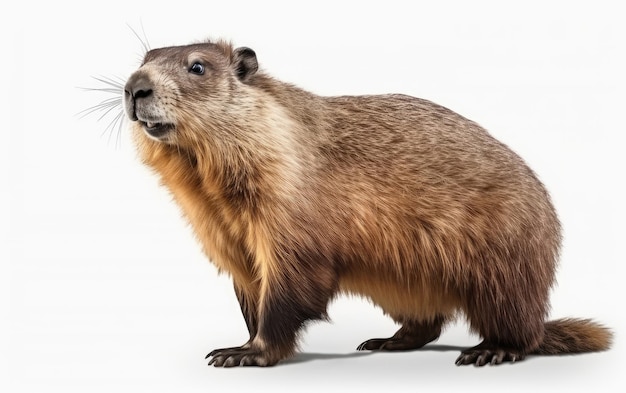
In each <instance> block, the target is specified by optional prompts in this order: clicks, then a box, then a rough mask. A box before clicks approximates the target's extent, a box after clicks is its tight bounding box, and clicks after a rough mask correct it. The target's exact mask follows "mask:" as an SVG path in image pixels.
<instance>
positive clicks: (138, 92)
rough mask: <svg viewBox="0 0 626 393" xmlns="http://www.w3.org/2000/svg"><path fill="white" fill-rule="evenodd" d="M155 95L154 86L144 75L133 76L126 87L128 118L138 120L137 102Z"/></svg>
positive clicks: (125, 96)
mask: <svg viewBox="0 0 626 393" xmlns="http://www.w3.org/2000/svg"><path fill="white" fill-rule="evenodd" d="M152 94H153V85H152V82H151V81H150V79H149V78H148V77H147V76H145V75H144V74H142V73H135V74H133V75H132V76H131V77H130V78H129V79H128V81H127V82H126V85H125V86H124V102H125V105H126V113H127V115H128V117H129V118H130V119H131V120H133V121H135V120H137V114H136V107H137V100H138V99H143V98H149V97H150V96H152Z"/></svg>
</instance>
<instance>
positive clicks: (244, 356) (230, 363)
mask: <svg viewBox="0 0 626 393" xmlns="http://www.w3.org/2000/svg"><path fill="white" fill-rule="evenodd" d="M208 358H211V360H210V361H209V366H210V365H213V366H215V367H235V366H259V367H266V366H273V365H274V364H276V363H277V360H273V359H272V357H270V356H269V354H268V353H267V352H266V351H261V350H258V349H256V348H254V347H250V346H242V347H234V348H223V349H216V350H214V351H211V352H210V353H209V354H208V355H207V356H206V359H208Z"/></svg>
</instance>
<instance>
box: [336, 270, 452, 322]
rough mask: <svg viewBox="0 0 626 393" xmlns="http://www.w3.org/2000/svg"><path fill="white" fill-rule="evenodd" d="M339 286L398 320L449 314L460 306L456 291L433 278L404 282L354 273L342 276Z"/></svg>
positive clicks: (421, 318) (420, 318)
mask: <svg viewBox="0 0 626 393" xmlns="http://www.w3.org/2000/svg"><path fill="white" fill-rule="evenodd" d="M339 288H340V291H341V292H343V293H346V294H351V295H358V296H363V297H365V298H368V299H370V300H371V301H372V302H373V303H374V304H376V305H378V306H379V307H381V308H382V309H383V311H384V312H385V313H386V314H388V315H389V316H391V317H392V318H393V319H394V320H396V321H398V322H401V321H402V320H404V319H414V320H425V319H426V320H429V319H433V318H435V317H436V316H438V315H443V316H450V315H452V314H454V313H455V312H456V311H457V310H458V309H459V308H460V305H461V303H460V299H459V296H458V295H457V294H456V293H454V292H453V291H452V290H451V289H447V288H445V287H444V286H443V284H442V283H439V282H435V281H434V280H433V281H426V280H424V279H421V280H406V281H404V280H401V279H399V278H395V277H393V278H392V277H383V276H381V275H377V274H375V273H366V274H363V273H351V274H348V275H345V276H344V277H341V279H340V282H339Z"/></svg>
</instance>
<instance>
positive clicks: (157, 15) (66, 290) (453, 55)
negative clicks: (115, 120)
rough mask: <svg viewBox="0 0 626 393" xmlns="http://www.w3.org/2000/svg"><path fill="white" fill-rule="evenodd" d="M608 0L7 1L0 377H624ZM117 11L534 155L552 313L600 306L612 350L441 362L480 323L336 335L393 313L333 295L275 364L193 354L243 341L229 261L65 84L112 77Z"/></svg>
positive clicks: (619, 79)
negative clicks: (550, 203) (208, 252)
mask: <svg viewBox="0 0 626 393" xmlns="http://www.w3.org/2000/svg"><path fill="white" fill-rule="evenodd" d="M618 3H619V2H617V1H616V2H606V1H594V2H584V3H583V2H577V1H559V2H548V1H540V2H534V1H525V2H517V3H515V4H512V3H511V2H497V1H492V2H486V1H456V2H453V1H437V2H434V1H433V2H410V3H409V2H407V3H401V2H397V1H384V2H383V1H381V2H377V3H373V2H365V1H363V2H339V1H330V2H325V1H316V2H307V3H302V4H301V3H296V2H291V3H289V5H287V3H286V4H282V2H279V3H275V2H256V3H252V2H247V1H242V0H239V1H235V2H226V1H221V2H212V1H175V0H169V1H164V2H160V1H154V0H151V1H146V2H132V3H131V2H128V1H123V2H122V1H106V2H94V3H93V4H92V3H88V2H83V3H75V2H67V3H66V2H64V1H56V2H45V3H43V4H39V3H37V2H32V1H31V2H20V4H19V5H17V4H16V5H10V4H9V2H6V1H5V2H4V5H3V6H2V7H3V9H2V12H1V15H2V21H1V22H2V23H1V25H2V26H3V27H2V28H3V30H2V34H1V35H2V49H1V53H2V61H1V66H2V72H1V73H0V75H2V78H3V79H2V81H1V84H0V86H2V88H1V89H2V93H3V94H2V99H3V102H2V103H1V106H0V107H1V108H2V122H3V124H2V127H1V128H0V130H1V131H0V137H1V138H0V174H1V176H2V177H1V179H0V180H1V183H0V193H1V194H0V195H1V198H2V199H1V200H0V206H1V210H0V214H1V216H0V228H1V229H2V233H1V238H0V241H1V243H0V260H1V269H2V270H1V271H0V291H1V292H0V304H1V306H2V309H1V310H2V317H1V320H0V329H2V330H4V332H3V333H1V334H0V336H1V337H2V341H1V343H2V347H1V348H0V359H1V364H0V370H1V371H0V372H1V374H0V390H2V391H6V392H19V391H37V392H44V391H45V392H52V391H63V392H99V391H102V392H112V391H115V392H126V391H133V392H135V391H150V392H159V391H168V392H172V391H174V392H195V391H210V390H214V389H220V391H222V389H226V390H227V391H239V390H240V389H244V388H247V389H250V388H252V389H256V390H260V391H264V390H274V391H275V390H282V389H284V390H290V391H298V390H318V389H333V388H337V387H340V388H342V389H344V390H351V389H354V390H361V391H362V390H368V389H376V390H379V391H380V389H384V390H383V391H388V390H389V391H397V388H402V387H404V388H407V389H408V388H414V389H420V390H421V389H426V390H434V389H437V390H439V391H453V390H456V391H458V390H462V391H478V390H480V391H486V390H488V391H493V390H496V389H498V390H513V391H515V390H529V389H532V390H533V391H541V390H564V391H572V390H577V389H580V390H581V391H589V390H591V389H594V390H600V391H609V390H621V389H623V388H624V386H625V383H624V377H623V375H622V374H623V370H624V363H623V362H624V341H623V339H622V337H623V336H622V332H623V331H624V328H625V327H626V322H625V318H624V306H623V301H622V300H621V299H623V298H624V292H625V291H624V284H623V282H624V279H623V273H624V269H623V265H624V263H625V262H626V261H625V260H624V252H623V243H624V234H625V230H624V222H626V211H625V210H626V209H625V207H624V206H625V204H624V191H623V186H624V168H625V165H624V164H625V161H626V160H625V159H624V142H623V138H622V137H623V134H624V131H625V127H624V124H625V122H624V113H625V105H624V104H625V100H624V90H625V88H626V83H625V82H626V78H625V76H624V75H625V71H624V70H626V57H625V53H626V45H625V43H626V41H625V37H626V28H625V27H624V25H625V24H624V20H623V15H624V12H623V11H622V10H621V7H619V4H618ZM79 4H80V5H79ZM227 4H228V5H227ZM409 4H410V5H409ZM127 24H129V25H130V26H132V27H133V28H134V29H135V30H138V31H139V32H141V30H142V26H143V29H144V30H145V34H146V35H147V37H148V39H149V42H150V45H151V46H152V47H159V46H166V45H172V44H185V43H189V42H192V41H196V40H201V39H204V38H206V37H213V38H219V37H223V38H227V39H230V40H232V41H233V42H234V43H235V44H237V45H246V46H249V47H252V48H253V49H255V51H256V52H257V55H258V58H259V61H260V64H261V66H262V67H263V68H264V69H265V70H266V71H267V72H269V73H271V74H272V75H274V76H275V77H277V78H279V79H281V80H284V81H288V82H292V83H295V84H297V85H299V86H301V87H303V88H306V89H308V90H311V91H313V92H315V93H318V94H323V95H332V94H363V93H383V92H397V93H406V94H410V95H414V96H419V97H423V98H428V99H430V100H433V101H435V102H438V103H440V104H442V105H445V106H447V107H449V108H451V109H453V110H455V111H457V112H459V113H461V114H463V115H464V116H466V117H468V118H470V119H473V120H475V121H477V122H479V123H481V124H482V125H483V126H485V127H486V128H487V129H489V130H490V131H491V132H492V134H493V135H495V136H496V137H497V138H499V139H501V140H502V141H504V142H505V143H507V144H508V145H509V146H511V148H513V149H514V150H515V151H517V152H518V153H519V154H520V155H521V156H522V157H524V158H525V159H526V160H527V162H528V163H529V165H530V166H531V167H532V168H533V169H534V170H535V171H536V172H537V173H538V174H539V176H540V177H541V179H542V180H543V181H544V183H545V184H546V186H547V187H548V189H549V190H550V192H551V194H552V196H553V199H554V202H555V205H556V206H557V209H558V212H559V214H560V217H561V220H562V222H563V226H564V229H565V232H564V235H565V241H564V245H563V252H562V263H561V267H560V270H559V272H558V286H557V287H556V288H555V290H554V293H553V296H552V306H553V307H552V316H553V318H556V317H563V316H579V317H591V318H595V319H597V320H599V321H602V322H603V323H605V324H606V325H608V326H610V327H612V328H613V329H614V330H615V332H616V340H615V345H614V348H613V349H612V350H611V351H609V352H605V353H599V354H589V355H581V356H562V357H533V358H530V359H528V360H527V361H525V362H522V363H519V364H516V365H513V366H510V365H504V366H501V367H486V368H483V369H476V368H474V367H462V368H460V367H455V366H454V364H453V362H454V359H455V358H456V356H457V355H458V351H459V349H460V348H462V347H467V346H471V345H475V344H476V343H477V342H478V340H479V339H478V338H477V337H475V336H470V335H469V334H467V332H466V326H465V324H464V323H463V321H459V323H458V324H457V325H454V326H451V327H450V328H449V329H448V330H447V331H446V332H445V333H444V334H443V335H442V337H441V338H440V340H439V342H438V343H437V344H436V345H435V346H431V348H433V349H431V350H428V349H425V350H422V351H416V352H409V353H391V354H387V353H381V354H363V353H358V354H356V353H355V351H354V348H355V347H356V346H357V345H358V344H359V343H360V342H361V341H363V340H365V339H367V338H371V337H373V336H388V335H391V334H392V333H393V332H394V330H395V326H394V325H393V323H391V322H390V321H389V320H388V319H386V317H384V316H383V315H382V313H381V312H380V311H379V310H377V309H375V308H374V307H372V306H370V305H369V304H367V303H366V302H363V301H361V300H359V299H349V298H341V299H339V300H337V301H336V302H334V303H333V304H332V306H331V307H330V316H331V318H332V319H333V322H332V323H318V324H315V325H313V326H310V327H309V329H308V330H307V332H306V333H305V334H304V335H303V341H302V345H301V349H302V354H300V355H298V356H297V357H296V358H295V359H294V360H293V361H292V362H290V363H285V364H283V365H281V366H278V367H274V368H271V369H255V368H252V369H250V368H247V369H229V370H224V369H214V368H210V367H207V366H206V364H205V361H204V355H205V354H206V353H207V352H209V351H210V350H212V349H214V348H216V347H222V346H230V345H238V344H241V343H243V342H244V341H245V340H246V330H245V326H244V323H243V320H242V318H241V316H240V312H239V309H238V305H237V303H236V300H235V296H234V294H233V292H232V289H231V285H230V281H229V279H228V278H227V277H224V276H217V274H216V271H215V269H214V268H213V267H212V265H211V264H210V263H208V262H207V261H206V259H205V257H204V256H203V255H202V254H201V253H200V251H199V246H198V245H197V244H196V242H195V240H194V239H193V236H192V234H191V231H190V229H189V228H188V227H187V226H186V225H185V223H184V222H183V221H182V220H181V219H180V215H179V211H178V209H177V207H176V206H174V204H173V203H172V202H171V198H170V196H169V195H168V194H167V192H166V191H165V190H164V189H162V188H160V187H159V186H158V182H157V179H156V178H155V177H154V176H153V175H152V174H151V173H150V172H149V171H148V170H147V169H145V168H144V167H142V166H141V164H140V163H139V162H138V161H137V160H136V159H135V152H134V150H133V146H132V144H131V142H130V139H129V138H128V132H127V131H126V130H124V131H123V132H122V134H121V135H120V136H117V135H116V133H112V134H111V133H106V132H105V133H104V134H103V130H104V129H105V128H106V126H107V124H108V121H109V120H108V118H105V119H103V120H101V121H98V120H97V116H90V117H86V118H80V117H79V116H77V113H78V112H80V111H81V110H83V109H85V108H88V107H90V106H92V105H94V104H96V103H98V102H100V101H102V100H103V99H105V98H108V97H109V96H108V95H106V94H103V93H94V92H84V91H82V90H80V89H78V87H97V86H99V84H98V83H97V82H96V81H95V80H93V79H91V77H92V76H100V75H102V76H111V77H113V76H119V77H122V78H126V77H127V76H128V75H129V74H130V73H131V72H132V70H133V69H134V68H135V67H137V65H138V64H139V62H140V59H141V56H142V53H143V50H142V47H141V44H140V42H139V40H137V38H136V37H135V36H134V35H133V33H132V32H131V30H130V29H129V28H128V27H127ZM486 317H489V316H486ZM2 385H4V386H2ZM256 390H252V391H256ZM400 390H405V389H400Z"/></svg>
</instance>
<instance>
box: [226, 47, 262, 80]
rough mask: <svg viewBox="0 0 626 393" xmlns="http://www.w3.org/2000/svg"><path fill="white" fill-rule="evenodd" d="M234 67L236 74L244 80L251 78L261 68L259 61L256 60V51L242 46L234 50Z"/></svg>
mask: <svg viewBox="0 0 626 393" xmlns="http://www.w3.org/2000/svg"><path fill="white" fill-rule="evenodd" d="M232 59H233V64H232V66H233V68H234V70H235V75H237V77H238V78H239V80H240V81H242V82H247V81H248V80H250V78H251V77H252V75H254V73H255V72H257V70H258V69H259V63H258V62H257V60H256V53H254V51H253V50H252V49H250V48H246V47H241V48H237V49H235V50H234V51H233V57H232Z"/></svg>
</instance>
